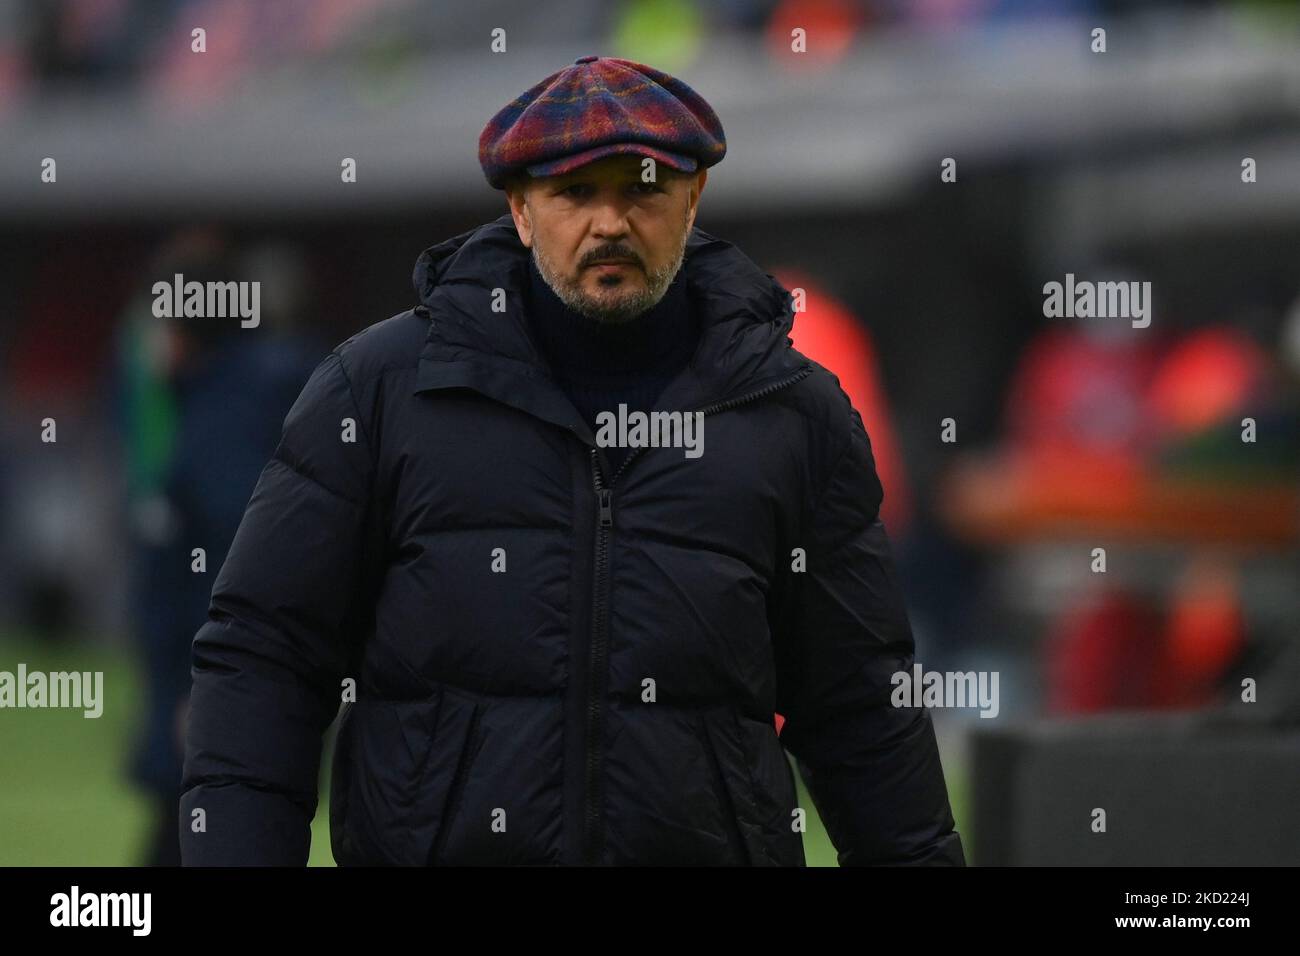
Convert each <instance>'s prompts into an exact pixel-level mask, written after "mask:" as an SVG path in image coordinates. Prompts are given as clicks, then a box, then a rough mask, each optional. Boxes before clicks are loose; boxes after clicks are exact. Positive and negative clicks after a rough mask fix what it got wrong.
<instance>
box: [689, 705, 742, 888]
mask: <svg viewBox="0 0 1300 956" xmlns="http://www.w3.org/2000/svg"><path fill="white" fill-rule="evenodd" d="M697 719H698V721H699V726H700V739H701V740H702V741H703V743H704V752H705V756H706V757H707V758H708V761H709V766H710V767H711V768H712V770H713V787H714V791H715V792H716V793H717V795H718V801H719V803H720V804H721V806H722V818H723V826H724V827H725V830H726V837H727V845H728V846H729V847H730V848H731V854H732V857H733V860H732V862H733V863H734V864H737V865H740V866H751V865H752V861H751V860H750V855H749V849H748V847H747V845H746V842H745V838H744V836H743V834H742V833H741V831H740V826H739V824H738V823H737V819H736V814H737V808H736V800H737V792H736V787H735V785H734V784H732V783H730V782H728V779H727V776H728V775H727V773H726V772H725V771H724V770H723V767H722V761H721V759H720V758H719V756H718V747H717V745H716V744H715V742H714V735H713V733H712V732H711V731H710V729H709V718H708V715H707V714H706V713H701V714H700V715H699V716H698V718H697Z"/></svg>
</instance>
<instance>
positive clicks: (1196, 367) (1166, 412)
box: [1147, 326, 1268, 434]
mask: <svg viewBox="0 0 1300 956" xmlns="http://www.w3.org/2000/svg"><path fill="white" fill-rule="evenodd" d="M1267 368H1268V358H1267V356H1266V355H1265V354H1264V352H1263V350H1262V349H1261V348H1260V347H1259V346H1258V345H1256V344H1255V343H1254V342H1253V341H1252V340H1251V339H1250V338H1249V337H1248V336H1246V335H1245V334H1244V333H1242V332H1239V331H1238V330H1236V329H1232V328H1226V327H1217V326H1216V327H1214V328H1208V329H1202V330H1200V331H1198V332H1194V333H1192V334H1191V335H1189V336H1187V337H1186V338H1184V339H1182V340H1181V341H1179V342H1178V344H1177V345H1175V346H1174V348H1173V350H1172V351H1171V352H1170V353H1169V354H1168V355H1167V356H1165V357H1164V358H1163V359H1162V360H1161V362H1160V365H1159V367H1158V368H1157V369H1156V372H1155V376H1154V377H1153V379H1152V381H1151V385H1150V387H1149V389H1148V392H1147V406H1148V409H1149V412H1150V415H1151V417H1152V418H1153V419H1154V421H1155V422H1156V423H1157V425H1158V426H1159V427H1161V428H1162V430H1167V431H1172V432H1174V433H1180V434H1185V433H1189V432H1195V431H1199V430H1201V429H1204V428H1208V427H1210V426H1212V425H1214V424H1216V423H1218V422H1220V421H1223V420H1224V419H1225V418H1227V417H1228V416H1230V415H1232V413H1233V412H1235V411H1236V410H1237V409H1239V408H1241V407H1243V406H1244V405H1245V404H1247V402H1248V401H1249V398H1250V395H1251V394H1252V392H1253V391H1254V390H1255V389H1256V388H1257V387H1258V385H1259V384H1260V383H1261V382H1262V381H1263V379H1264V377H1265V374H1266V370H1267Z"/></svg>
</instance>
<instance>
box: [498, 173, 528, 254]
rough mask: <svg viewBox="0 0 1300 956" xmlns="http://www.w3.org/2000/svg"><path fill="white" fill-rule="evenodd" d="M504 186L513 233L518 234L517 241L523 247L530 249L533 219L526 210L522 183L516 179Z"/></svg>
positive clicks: (526, 205) (526, 204)
mask: <svg viewBox="0 0 1300 956" xmlns="http://www.w3.org/2000/svg"><path fill="white" fill-rule="evenodd" d="M505 186H506V202H508V203H509V204H510V216H511V218H512V219H514V221H515V232H517V233H519V241H520V242H522V243H523V244H524V247H525V248H527V249H531V248H532V246H533V217H532V213H531V212H530V211H529V209H528V203H527V201H526V194H525V192H524V183H522V182H521V181H520V180H518V179H511V180H509V181H508V182H507V183H506V184H505Z"/></svg>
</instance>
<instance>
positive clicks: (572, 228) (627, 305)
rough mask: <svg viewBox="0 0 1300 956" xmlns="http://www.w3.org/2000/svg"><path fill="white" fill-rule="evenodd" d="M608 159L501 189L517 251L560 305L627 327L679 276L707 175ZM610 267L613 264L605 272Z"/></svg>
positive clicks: (637, 159)
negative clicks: (651, 170)
mask: <svg viewBox="0 0 1300 956" xmlns="http://www.w3.org/2000/svg"><path fill="white" fill-rule="evenodd" d="M642 162H643V160H642V157H640V156H609V157H606V158H605V159H601V160H597V161H596V162H594V163H588V164H587V165H585V166H582V167H580V168H578V169H576V170H574V171H573V172H571V173H566V174H564V175H563V176H547V177H543V178H539V179H530V180H528V181H527V182H526V183H524V184H523V185H522V186H519V185H513V184H512V185H511V186H509V187H508V188H507V192H506V195H507V198H508V200H509V202H510V212H511V215H512V216H513V217H514V220H515V228H516V229H517V230H518V231H519V239H520V241H521V242H522V243H523V244H524V245H525V246H527V247H528V248H530V249H532V250H533V259H534V261H535V262H536V263H537V271H538V272H540V273H541V275H542V278H543V279H545V280H546V283H547V285H549V286H550V287H551V288H552V289H553V290H554V291H555V294H556V295H557V296H559V297H560V300H561V301H563V302H564V303H565V305H567V306H568V307H569V308H571V309H573V310H574V311H575V312H578V313H580V314H582V315H585V316H587V317H588V318H591V319H595V320H598V321H602V322H615V323H617V322H627V321H630V320H631V319H634V318H636V317H637V316H638V315H640V314H641V313H643V312H645V311H646V310H648V309H650V308H653V307H654V306H655V305H656V304H657V303H658V302H659V300H660V299H662V298H663V296H664V293H665V292H667V291H668V287H669V286H670V285H671V284H672V281H673V278H674V277H675V276H676V275H677V271H678V270H679V269H680V268H681V265H682V259H683V257H684V256H685V253H686V240H687V238H688V237H689V236H690V232H691V227H692V226H693V225H694V224H695V212H696V208H697V206H698V204H699V199H700V193H701V192H703V190H704V182H705V180H706V179H707V178H708V171H707V170H703V169H702V170H700V171H699V172H698V173H678V172H676V171H674V170H670V169H667V168H666V167H664V166H663V165H658V166H657V167H656V168H655V176H656V180H657V181H656V182H643V181H642ZM610 260H620V261H618V262H616V263H614V264H605V263H606V262H608V261H610Z"/></svg>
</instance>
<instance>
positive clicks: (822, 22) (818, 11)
mask: <svg viewBox="0 0 1300 956" xmlns="http://www.w3.org/2000/svg"><path fill="white" fill-rule="evenodd" d="M865 19H866V18H865V15H864V12H863V9H862V6H861V5H860V4H857V3H853V2H851V0H784V2H782V3H780V4H778V5H777V7H776V9H775V10H773V11H772V18H771V19H770V20H769V21H768V23H767V48H768V52H770V53H771V55H772V57H773V59H775V60H777V61H778V62H780V63H781V64H783V65H785V66H788V67H790V68H791V69H819V68H824V67H828V66H831V65H832V64H834V63H836V62H838V61H839V60H841V59H843V58H844V55H845V54H846V53H848V51H849V47H850V46H851V45H852V44H853V40H854V38H855V37H856V36H857V34H858V31H859V30H860V29H861V28H862V25H863V23H864V21H865ZM796 29H801V30H803V31H804V33H803V37H804V43H805V48H804V51H803V52H795V51H794V50H793V49H792V46H793V43H794V36H793V32H794V31H795V30H796Z"/></svg>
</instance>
